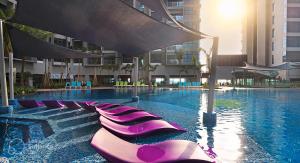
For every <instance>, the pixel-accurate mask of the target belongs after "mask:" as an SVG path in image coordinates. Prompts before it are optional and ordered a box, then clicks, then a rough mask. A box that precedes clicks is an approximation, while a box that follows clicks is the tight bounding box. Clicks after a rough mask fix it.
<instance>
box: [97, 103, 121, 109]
mask: <svg viewBox="0 0 300 163" xmlns="http://www.w3.org/2000/svg"><path fill="white" fill-rule="evenodd" d="M118 106H121V105H120V104H111V103H103V104H99V105H96V107H97V108H98V109H101V110H106V109H111V108H114V107H118Z"/></svg>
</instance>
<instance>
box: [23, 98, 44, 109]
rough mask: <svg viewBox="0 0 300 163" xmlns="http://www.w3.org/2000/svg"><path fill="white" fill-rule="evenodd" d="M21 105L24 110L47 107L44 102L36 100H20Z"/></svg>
mask: <svg viewBox="0 0 300 163" xmlns="http://www.w3.org/2000/svg"><path fill="white" fill-rule="evenodd" d="M18 102H19V104H20V105H21V106H22V107H24V108H36V107H42V106H45V105H44V104H43V103H42V102H38V101H35V100H18Z"/></svg>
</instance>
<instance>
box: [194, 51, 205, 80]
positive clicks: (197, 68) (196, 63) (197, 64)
mask: <svg viewBox="0 0 300 163" xmlns="http://www.w3.org/2000/svg"><path fill="white" fill-rule="evenodd" d="M192 65H193V70H194V75H195V78H197V74H198V72H200V78H201V77H202V74H201V72H202V71H201V68H202V67H203V66H205V65H202V64H201V63H200V62H199V60H198V58H197V57H196V56H195V55H193V56H192Z"/></svg>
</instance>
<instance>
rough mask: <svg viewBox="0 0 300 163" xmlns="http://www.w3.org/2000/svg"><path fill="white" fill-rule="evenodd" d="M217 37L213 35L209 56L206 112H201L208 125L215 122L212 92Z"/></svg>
mask: <svg viewBox="0 0 300 163" xmlns="http://www.w3.org/2000/svg"><path fill="white" fill-rule="evenodd" d="M218 44H219V38H218V37H215V38H214V39H213V48H212V57H211V67H210V75H209V92H208V103H207V112H206V113H205V112H204V113H203V123H204V124H205V125H208V126H214V125H216V122H217V117H216V113H214V92H215V85H216V71H217V70H216V68H217V55H218V46H219V45H218Z"/></svg>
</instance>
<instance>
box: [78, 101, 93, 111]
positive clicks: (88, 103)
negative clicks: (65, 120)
mask: <svg viewBox="0 0 300 163" xmlns="http://www.w3.org/2000/svg"><path fill="white" fill-rule="evenodd" d="M77 103H78V104H79V105H80V106H81V107H83V108H84V109H87V110H90V111H93V112H94V111H96V107H95V104H97V102H96V101H78V102H77Z"/></svg>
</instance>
